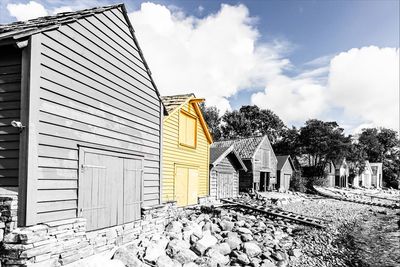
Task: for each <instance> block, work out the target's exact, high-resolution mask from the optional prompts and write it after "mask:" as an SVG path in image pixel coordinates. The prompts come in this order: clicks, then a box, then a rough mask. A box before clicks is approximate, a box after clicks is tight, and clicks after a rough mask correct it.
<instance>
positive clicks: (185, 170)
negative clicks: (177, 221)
mask: <svg viewBox="0 0 400 267" xmlns="http://www.w3.org/2000/svg"><path fill="white" fill-rule="evenodd" d="M198 180H199V171H198V169H196V168H191V167H186V166H176V168H175V200H176V204H177V205H178V206H180V207H182V206H187V205H194V204H197V202H198Z"/></svg>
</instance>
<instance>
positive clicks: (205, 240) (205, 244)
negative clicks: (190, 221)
mask: <svg viewBox="0 0 400 267" xmlns="http://www.w3.org/2000/svg"><path fill="white" fill-rule="evenodd" d="M217 242H218V240H217V238H215V237H214V236H212V235H211V234H206V235H204V236H203V237H202V238H201V239H200V240H199V241H197V242H196V243H195V244H194V246H193V250H194V251H195V252H196V253H197V254H198V255H200V256H201V255H204V252H205V251H206V250H207V249H208V248H210V247H212V246H214V245H215V244H217Z"/></svg>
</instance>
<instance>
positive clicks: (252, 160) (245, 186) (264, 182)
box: [218, 136, 278, 192]
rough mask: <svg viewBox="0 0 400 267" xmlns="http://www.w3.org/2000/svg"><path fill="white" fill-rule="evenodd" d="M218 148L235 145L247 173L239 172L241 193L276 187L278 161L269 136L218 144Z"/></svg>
mask: <svg viewBox="0 0 400 267" xmlns="http://www.w3.org/2000/svg"><path fill="white" fill-rule="evenodd" d="M218 143H219V144H218V146H225V147H226V146H230V145H234V148H235V150H236V151H237V152H238V153H239V156H240V158H241V159H242V161H243V162H244V164H245V166H246V168H247V171H244V170H240V171H239V191H240V192H249V191H267V190H272V189H275V187H276V183H277V180H276V167H277V162H278V161H277V159H276V156H275V153H274V151H273V149H272V146H271V143H270V142H269V140H268V137H267V136H257V137H249V138H243V139H236V140H225V141H220V142H218Z"/></svg>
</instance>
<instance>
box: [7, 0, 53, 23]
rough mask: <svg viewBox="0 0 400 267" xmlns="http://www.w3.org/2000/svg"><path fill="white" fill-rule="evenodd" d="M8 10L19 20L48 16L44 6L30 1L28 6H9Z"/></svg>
mask: <svg viewBox="0 0 400 267" xmlns="http://www.w3.org/2000/svg"><path fill="white" fill-rule="evenodd" d="M7 10H8V12H9V13H10V15H11V16H13V17H15V18H17V20H29V19H33V18H36V17H42V16H47V15H48V12H47V10H46V9H45V8H44V6H42V5H41V4H39V3H37V2H35V1H30V2H28V3H27V4H8V5H7Z"/></svg>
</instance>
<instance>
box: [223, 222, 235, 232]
mask: <svg viewBox="0 0 400 267" xmlns="http://www.w3.org/2000/svg"><path fill="white" fill-rule="evenodd" d="M219 226H220V227H221V229H222V231H232V229H233V227H234V226H235V223H233V222H230V221H226V220H224V221H222V222H220V224H219Z"/></svg>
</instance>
